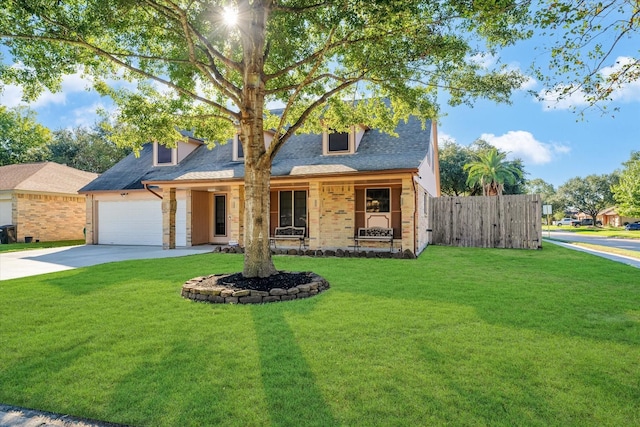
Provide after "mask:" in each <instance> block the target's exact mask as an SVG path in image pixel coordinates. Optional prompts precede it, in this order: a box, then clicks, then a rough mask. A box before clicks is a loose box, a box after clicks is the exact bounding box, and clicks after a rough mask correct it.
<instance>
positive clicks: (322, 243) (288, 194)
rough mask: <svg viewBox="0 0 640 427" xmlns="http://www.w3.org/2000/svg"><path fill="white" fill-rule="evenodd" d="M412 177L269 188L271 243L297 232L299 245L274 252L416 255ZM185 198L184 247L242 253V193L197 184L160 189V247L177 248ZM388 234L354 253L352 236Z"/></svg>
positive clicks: (231, 186) (281, 183)
mask: <svg viewBox="0 0 640 427" xmlns="http://www.w3.org/2000/svg"><path fill="white" fill-rule="evenodd" d="M415 187H416V185H415V183H414V182H413V175H411V174H406V173H405V174H397V175H395V176H385V177H383V178H381V177H378V178H376V177H373V176H372V177H369V178H368V179H351V180H345V179H344V178H342V179H337V178H334V179H326V178H325V179H322V180H321V179H308V180H299V181H294V180H291V179H288V180H274V181H272V182H271V189H270V194H271V196H270V219H269V220H270V235H269V236H267V238H271V237H273V236H274V234H275V230H276V227H296V228H303V229H304V230H305V231H304V243H305V244H304V248H302V247H301V245H300V244H299V241H293V240H292V241H290V242H289V241H287V240H283V241H278V243H277V248H273V249H278V250H286V251H290V250H293V249H296V250H301V249H304V251H318V250H322V251H334V252H338V251H341V252H342V253H345V251H350V252H364V253H367V252H369V251H373V252H384V251H386V252H402V250H405V249H409V250H410V251H411V252H413V253H415V252H416V246H417V244H416V217H417V213H418V208H419V206H418V205H419V204H420V202H421V200H422V199H421V198H418V197H417V194H416V188H415ZM177 193H183V194H184V196H182V197H184V198H186V243H187V246H193V245H200V244H216V245H230V246H235V245H238V246H240V247H243V246H244V233H243V231H244V226H243V218H244V202H243V200H244V186H243V184H242V183H241V182H235V183H233V182H229V183H225V184H224V185H221V183H219V182H208V183H197V184H191V185H189V186H177V185H175V186H168V187H165V188H163V189H162V195H163V199H162V219H163V247H164V248H165V249H173V248H175V236H176V220H175V217H176V214H175V212H176V206H177V202H176V194H177ZM368 227H383V228H389V229H392V230H393V250H392V251H390V244H389V242H388V241H386V242H385V241H370V242H369V241H367V242H365V243H362V242H361V243H360V244H359V246H361V247H360V250H355V249H356V246H357V245H356V242H355V241H354V237H355V236H356V234H357V231H358V229H360V228H368Z"/></svg>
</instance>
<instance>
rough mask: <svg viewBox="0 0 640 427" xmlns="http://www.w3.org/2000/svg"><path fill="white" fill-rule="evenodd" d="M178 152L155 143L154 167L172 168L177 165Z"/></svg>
mask: <svg viewBox="0 0 640 427" xmlns="http://www.w3.org/2000/svg"><path fill="white" fill-rule="evenodd" d="M177 157H178V154H177V150H176V149H175V148H171V147H167V146H165V145H162V144H158V143H157V142H154V143H153V165H154V166H171V165H175V164H176V163H177Z"/></svg>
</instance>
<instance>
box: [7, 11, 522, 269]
mask: <svg viewBox="0 0 640 427" xmlns="http://www.w3.org/2000/svg"><path fill="white" fill-rule="evenodd" d="M0 5H1V6H2V7H1V8H0V38H1V39H2V41H3V43H4V44H5V45H6V46H7V47H8V49H9V52H10V53H11V55H12V56H13V57H14V58H16V59H18V60H20V61H21V65H20V66H7V65H3V66H2V67H0V80H2V81H4V82H6V83H20V84H22V85H23V86H24V87H25V91H24V94H25V97H26V98H27V99H33V98H34V97H36V96H37V95H38V94H39V93H40V92H41V91H42V90H43V89H44V88H45V87H46V88H49V89H51V90H53V91H55V90H57V89H59V88H60V76H61V75H62V74H65V73H72V72H75V71H77V69H78V68H79V67H80V68H81V69H82V71H83V72H84V73H86V74H88V75H91V76H92V79H93V82H94V87H95V88H96V89H97V90H98V91H99V92H100V93H102V94H106V95H110V96H111V97H112V98H113V99H114V100H115V102H116V103H117V104H118V106H119V110H118V120H119V122H120V123H122V126H119V127H118V128H117V129H114V133H113V135H112V138H113V139H114V140H115V141H117V142H119V143H120V144H132V145H134V146H135V147H139V146H140V144H142V143H144V142H146V141H149V140H155V141H158V142H160V143H163V144H166V145H173V144H175V142H176V140H178V139H179V138H180V135H179V133H178V132H177V129H189V130H193V131H194V132H195V134H196V135H198V136H199V137H200V138H205V139H206V140H207V141H208V143H210V144H215V143H216V142H220V141H225V140H227V139H228V138H229V137H230V136H232V135H233V134H234V133H235V132H239V140H240V142H241V143H242V146H243V152H244V155H245V178H244V190H245V200H244V201H245V221H244V243H245V248H246V249H245V264H244V269H243V274H244V275H245V276H249V277H256V276H257V277H265V276H269V275H272V274H275V273H276V270H275V267H274V266H273V263H272V262H271V254H270V250H269V244H268V239H265V238H262V236H265V235H268V222H269V177H270V169H271V162H272V160H273V158H274V156H275V154H276V153H277V152H278V150H279V149H280V147H281V146H282V145H283V144H284V142H285V141H287V139H288V138H289V137H290V136H291V135H292V134H294V133H296V132H309V131H318V130H321V129H322V127H330V128H332V129H335V130H336V131H342V130H346V129H347V128H348V126H350V125H352V124H355V123H360V124H364V125H367V126H369V127H371V128H377V129H381V130H382V131H385V132H388V133H391V134H393V132H394V128H395V125H396V123H397V122H398V121H399V120H402V119H406V118H407V117H408V115H409V114H414V115H416V116H418V117H420V118H423V119H426V118H432V117H435V116H436V115H437V112H438V107H437V105H438V96H439V95H440V94H441V93H444V92H446V93H447V96H448V100H449V102H450V103H452V104H454V105H455V104H459V103H464V102H466V103H470V102H472V101H473V99H475V98H478V97H483V98H488V99H492V100H495V101H505V102H506V101H508V100H509V97H510V94H511V92H512V90H514V89H515V88H518V87H519V86H520V85H521V83H522V82H523V81H524V78H523V76H522V75H520V74H519V73H518V72H516V71H510V70H508V69H507V68H506V67H503V68H498V69H493V70H486V69H484V68H483V66H482V65H481V64H480V63H478V61H475V60H474V59H473V56H474V55H475V54H477V53H479V52H485V51H489V52H496V51H497V49H499V48H500V47H501V46H505V45H509V44H513V43H514V42H515V41H516V40H518V39H519V38H521V37H523V36H525V35H526V30H525V29H524V25H525V24H526V22H527V18H528V4H527V2H519V1H517V0H504V1H501V2H499V3H496V2H487V1H474V2H460V1H457V0H444V1H438V2H431V1H424V0H422V1H417V0H391V1H390V0H373V1H369V0H367V1H364V0H353V1H348V2H345V1H343V0H327V1H323V2H317V1H315V0H280V1H278V0H253V1H250V0H236V1H228V0H224V1H222V0H220V1H215V0H211V1H182V0H180V1H167V0H145V1H139V2H130V1H121V0H67V1H57V2H54V1H44V0H33V1H28V2H27V1H19V0H1V2H0ZM229 16H235V19H234V20H233V21H234V22H233V23H232V22H231V20H227V21H225V17H229ZM114 79H121V80H125V81H136V82H137V87H136V88H135V90H131V89H130V88H129V87H128V86H126V85H120V86H118V85H117V84H113V82H114ZM362 97H366V98H368V99H369V101H367V102H364V101H363V102H358V103H349V104H347V103H345V102H344V101H345V100H353V99H356V98H362ZM383 99H388V100H389V102H384V101H383ZM272 102H277V103H279V105H281V106H282V109H281V110H280V114H278V115H271V114H269V112H268V111H267V110H266V109H265V106H266V105H267V104H268V103H272ZM265 129H271V130H273V132H274V138H273V140H272V142H271V143H270V145H269V146H268V147H265V144H264V140H263V138H264V137H263V132H264V130H265Z"/></svg>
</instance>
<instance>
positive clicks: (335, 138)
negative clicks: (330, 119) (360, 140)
mask: <svg viewBox="0 0 640 427" xmlns="http://www.w3.org/2000/svg"><path fill="white" fill-rule="evenodd" d="M328 148H329V153H345V152H347V153H348V152H349V132H333V133H330V134H329V147H328Z"/></svg>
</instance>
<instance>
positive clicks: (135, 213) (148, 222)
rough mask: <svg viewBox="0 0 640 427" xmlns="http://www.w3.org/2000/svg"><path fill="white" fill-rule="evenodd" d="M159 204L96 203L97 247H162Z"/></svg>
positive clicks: (150, 201) (151, 201) (160, 206)
mask: <svg viewBox="0 0 640 427" xmlns="http://www.w3.org/2000/svg"><path fill="white" fill-rule="evenodd" d="M161 203H162V202H161V201H160V200H157V201H156V200H130V201H124V200H123V201H117V202H115V201H113V202H111V201H100V202H98V243H99V244H101V245H154V246H161V245H162V204H161Z"/></svg>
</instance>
